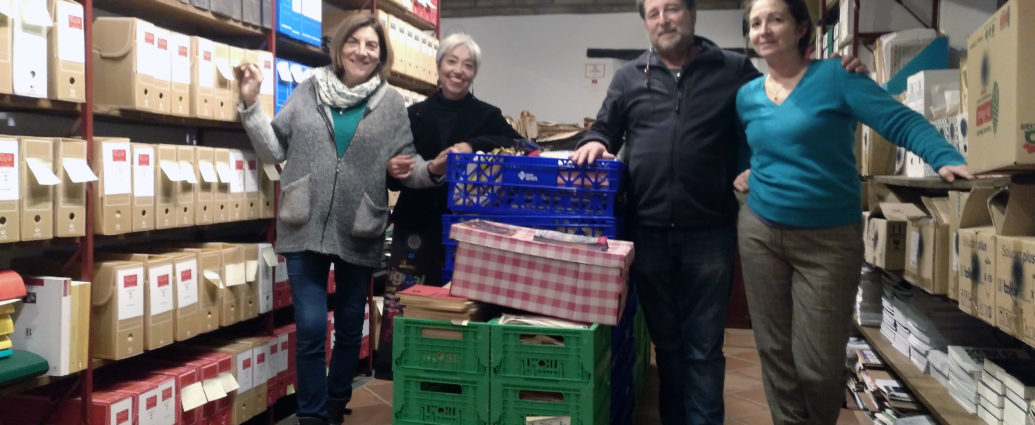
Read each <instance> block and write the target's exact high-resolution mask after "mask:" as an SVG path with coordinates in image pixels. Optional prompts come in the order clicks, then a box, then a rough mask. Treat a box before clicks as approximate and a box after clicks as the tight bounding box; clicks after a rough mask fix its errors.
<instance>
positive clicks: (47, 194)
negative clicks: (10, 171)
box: [18, 136, 60, 241]
mask: <svg viewBox="0 0 1035 425" xmlns="http://www.w3.org/2000/svg"><path fill="white" fill-rule="evenodd" d="M18 143H19V145H20V148H21V155H20V157H21V159H22V160H21V177H20V180H21V184H22V187H21V203H20V208H19V209H20V211H21V219H20V221H21V225H22V229H21V240H23V241H35V240H42V239H52V238H53V237H54V186H55V185H57V184H58V183H59V182H60V180H58V178H57V176H55V175H54V171H53V170H54V144H53V142H52V141H51V139H45V138H39V137H25V136H22V137H19V140H18Z"/></svg>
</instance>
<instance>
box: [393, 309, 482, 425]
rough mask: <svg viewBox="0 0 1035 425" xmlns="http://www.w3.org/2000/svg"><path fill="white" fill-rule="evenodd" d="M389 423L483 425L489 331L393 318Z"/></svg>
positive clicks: (472, 325)
mask: <svg viewBox="0 0 1035 425" xmlns="http://www.w3.org/2000/svg"><path fill="white" fill-rule="evenodd" d="M394 333H395V334H394V336H393V337H394V341H393V344H392V347H393V348H392V349H393V352H392V359H393V361H394V368H393V369H394V377H393V378H394V381H395V384H394V400H395V402H394V403H393V404H392V409H393V420H392V423H393V424H394V425H416V424H449V425H460V424H487V423H490V422H489V402H490V400H489V394H490V389H489V385H490V377H491V370H490V363H489V362H490V345H489V340H490V327H489V325H488V324H485V323H476V322H470V323H468V324H467V325H463V326H461V325H454V324H452V323H450V322H447V321H442V320H424V319H414V318H408V317H403V316H399V317H396V318H395V329H394Z"/></svg>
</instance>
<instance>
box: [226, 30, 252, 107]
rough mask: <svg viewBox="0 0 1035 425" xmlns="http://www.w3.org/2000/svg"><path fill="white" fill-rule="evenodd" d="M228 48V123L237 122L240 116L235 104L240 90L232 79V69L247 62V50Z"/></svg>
mask: <svg viewBox="0 0 1035 425" xmlns="http://www.w3.org/2000/svg"><path fill="white" fill-rule="evenodd" d="M229 48H230V62H229V65H230V70H229V71H230V76H229V78H228V79H229V80H230V81H229V83H230V94H229V98H228V99H227V100H228V103H227V109H228V110H229V111H230V121H235V122H236V121H239V120H240V115H239V114H238V112H237V102H238V99H240V98H241V92H240V89H239V88H238V86H237V81H236V80H235V79H234V78H235V77H234V69H235V68H237V67H238V66H240V65H241V64H242V63H245V62H248V50H246V49H242V48H240V47H235V46H229Z"/></svg>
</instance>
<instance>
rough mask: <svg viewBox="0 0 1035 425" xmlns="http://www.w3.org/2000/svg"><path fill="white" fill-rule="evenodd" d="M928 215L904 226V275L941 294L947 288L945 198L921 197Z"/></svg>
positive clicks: (947, 209) (930, 290) (944, 292)
mask: <svg viewBox="0 0 1035 425" xmlns="http://www.w3.org/2000/svg"><path fill="white" fill-rule="evenodd" d="M921 199H922V201H923V204H924V206H925V207H927V211H929V212H930V215H929V216H924V217H917V218H912V219H910V220H909V222H908V224H907V225H906V238H907V243H906V264H905V273H904V275H905V278H906V280H908V281H909V282H911V283H913V284H914V285H916V286H919V287H920V288H922V289H923V290H925V291H927V292H929V293H931V294H935V295H945V294H947V293H948V290H949V276H948V274H949V268H950V266H949V265H948V264H949V262H950V261H951V257H950V255H951V254H952V252H951V251H952V250H951V248H950V247H949V217H948V216H949V198H947V197H942V198H928V197H922V198H921Z"/></svg>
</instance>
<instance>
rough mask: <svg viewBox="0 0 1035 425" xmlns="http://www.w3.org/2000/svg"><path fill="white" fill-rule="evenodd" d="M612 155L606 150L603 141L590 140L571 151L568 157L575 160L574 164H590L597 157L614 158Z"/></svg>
mask: <svg viewBox="0 0 1035 425" xmlns="http://www.w3.org/2000/svg"><path fill="white" fill-rule="evenodd" d="M614 157H615V156H614V155H612V154H611V153H610V152H608V151H607V147H606V146H604V144H603V143H600V142H597V141H592V142H588V143H586V144H584V145H582V147H580V148H578V150H576V151H575V152H572V154H571V155H570V156H568V159H570V160H572V161H573V162H575V165H585V164H592V163H594V162H596V160H597V159H614Z"/></svg>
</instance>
